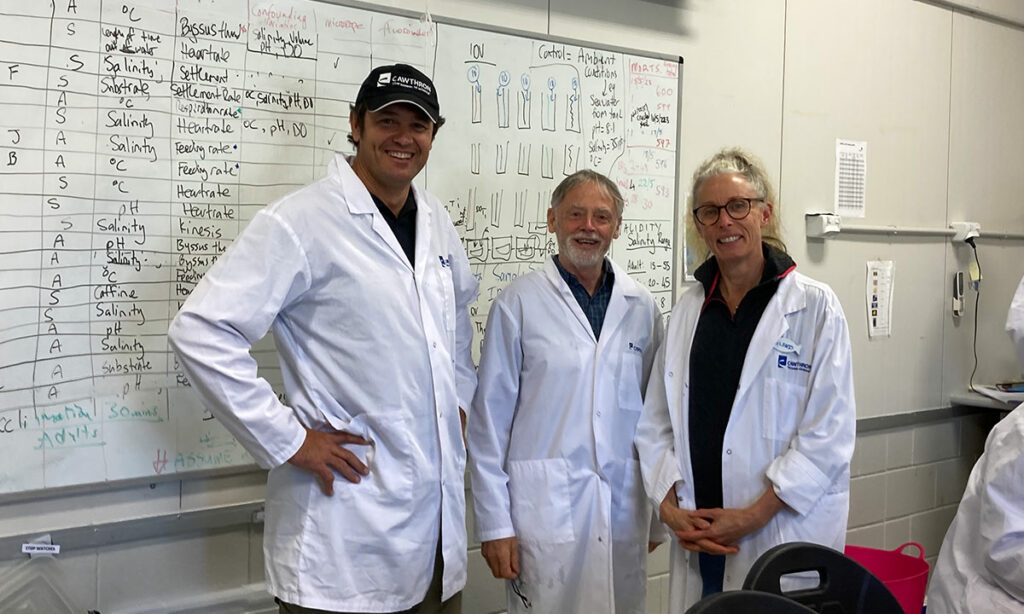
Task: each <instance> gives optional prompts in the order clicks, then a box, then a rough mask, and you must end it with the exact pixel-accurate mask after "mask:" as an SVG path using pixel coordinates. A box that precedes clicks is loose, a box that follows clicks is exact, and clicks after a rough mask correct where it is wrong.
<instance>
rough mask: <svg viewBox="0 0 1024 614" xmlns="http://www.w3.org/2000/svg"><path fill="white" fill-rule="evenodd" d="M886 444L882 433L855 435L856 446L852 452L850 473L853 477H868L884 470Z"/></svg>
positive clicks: (884, 435) (885, 438)
mask: <svg viewBox="0 0 1024 614" xmlns="http://www.w3.org/2000/svg"><path fill="white" fill-rule="evenodd" d="M886 442H887V437H886V434H885V433H884V432H879V431H874V432H870V433H858V434H857V446H856V448H854V451H853V462H852V463H851V465H850V473H851V475H853V476H855V477H856V476H860V475H869V474H872V473H878V472H881V471H885V470H886V468H887V467H886Z"/></svg>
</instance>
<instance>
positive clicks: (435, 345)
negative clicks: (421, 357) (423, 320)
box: [431, 341, 437, 350]
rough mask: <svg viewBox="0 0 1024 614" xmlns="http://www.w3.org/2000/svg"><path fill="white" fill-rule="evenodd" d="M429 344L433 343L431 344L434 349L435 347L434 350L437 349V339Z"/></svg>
mask: <svg viewBox="0 0 1024 614" xmlns="http://www.w3.org/2000/svg"><path fill="white" fill-rule="evenodd" d="M431 345H433V346H434V349H435V350H436V349H437V341H435V342H434V343H432V344H431Z"/></svg>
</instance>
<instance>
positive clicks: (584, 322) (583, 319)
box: [544, 256, 597, 342]
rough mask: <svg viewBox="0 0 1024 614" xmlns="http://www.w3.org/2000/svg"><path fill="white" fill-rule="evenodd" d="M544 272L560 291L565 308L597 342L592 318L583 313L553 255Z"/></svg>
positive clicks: (545, 263) (546, 263)
mask: <svg viewBox="0 0 1024 614" xmlns="http://www.w3.org/2000/svg"><path fill="white" fill-rule="evenodd" d="M544 274H545V275H546V276H547V278H548V281H549V282H551V284H552V285H553V286H554V287H555V291H556V292H557V293H558V296H559V297H561V299H562V302H563V303H564V304H565V308H566V309H568V310H569V311H570V312H571V313H572V314H573V315H574V316H576V321H577V322H578V323H579V325H580V326H582V327H583V329H584V330H585V331H586V333H587V335H588V336H589V337H590V339H591V340H592V341H594V342H597V339H595V338H594V330H593V329H592V328H590V320H588V319H587V316H586V315H584V314H583V309H581V308H580V304H579V302H577V301H576V297H575V296H573V295H572V290H570V289H569V284H567V283H565V280H564V279H562V275H561V273H559V272H558V267H557V266H555V261H554V260H553V259H552V258H551V256H548V257H547V259H546V260H545V261H544Z"/></svg>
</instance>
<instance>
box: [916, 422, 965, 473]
mask: <svg viewBox="0 0 1024 614" xmlns="http://www.w3.org/2000/svg"><path fill="white" fill-rule="evenodd" d="M959 454H960V420H959V419H954V420H945V421H942V422H933V423H931V424H922V425H921V426H917V427H915V428H914V454H913V458H914V464H915V465H921V464H924V463H931V462H934V461H939V460H944V459H947V458H953V457H954V456H957V455H959Z"/></svg>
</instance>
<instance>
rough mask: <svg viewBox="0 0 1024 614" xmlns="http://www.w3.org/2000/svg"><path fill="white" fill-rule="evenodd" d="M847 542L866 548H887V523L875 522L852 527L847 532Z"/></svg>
mask: <svg viewBox="0 0 1024 614" xmlns="http://www.w3.org/2000/svg"><path fill="white" fill-rule="evenodd" d="M846 543H847V544H849V545H851V546H864V547H865V548H885V525H884V524H882V523H878V524H873V525H870V526H867V527H860V528H857V529H850V530H849V531H847V532H846Z"/></svg>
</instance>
